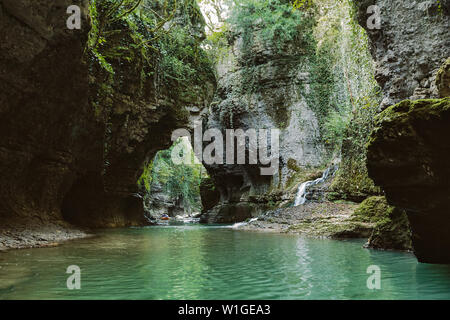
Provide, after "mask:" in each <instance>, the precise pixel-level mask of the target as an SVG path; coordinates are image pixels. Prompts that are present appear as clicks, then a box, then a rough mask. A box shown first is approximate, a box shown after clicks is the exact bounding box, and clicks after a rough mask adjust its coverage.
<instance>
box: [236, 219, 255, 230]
mask: <svg viewBox="0 0 450 320" xmlns="http://www.w3.org/2000/svg"><path fill="white" fill-rule="evenodd" d="M256 220H258V218H251V219H250V220H249V221H248V222H237V223H235V224H233V225H232V226H231V228H233V229H237V228H239V227H242V226H245V225H247V224H249V223H252V222H253V221H256Z"/></svg>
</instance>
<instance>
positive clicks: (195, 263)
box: [0, 225, 450, 299]
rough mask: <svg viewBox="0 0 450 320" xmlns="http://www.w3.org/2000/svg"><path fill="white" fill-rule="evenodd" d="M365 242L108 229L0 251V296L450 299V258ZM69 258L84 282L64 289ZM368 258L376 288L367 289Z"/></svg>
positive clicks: (205, 230)
mask: <svg viewBox="0 0 450 320" xmlns="http://www.w3.org/2000/svg"><path fill="white" fill-rule="evenodd" d="M363 244H364V240H348V241H336V240H328V239H323V240H322V239H308V238H302V237H299V236H295V235H281V234H271V233H256V232H246V231H240V230H235V229H232V228H229V227H226V226H203V225H184V226H166V227H164V226H161V227H145V228H129V229H116V230H104V231H99V232H98V235H97V236H96V237H92V238H87V239H82V240H76V241H71V242H67V243H64V244H63V245H60V246H58V247H52V248H39V249H25V250H12V251H8V252H5V253H0V299H450V266H446V265H430V264H421V263H418V262H417V260H416V258H415V257H414V255H413V254H410V253H400V252H390V251H377V250H370V249H364V248H362V245H363ZM69 265H77V266H79V267H80V268H81V289H80V290H68V289H67V287H66V280H67V278H68V277H69V276H70V275H69V274H66V269H67V267H68V266H69ZM371 265H376V266H378V267H379V268H380V270H381V289H379V290H377V289H374V290H370V289H368V288H367V284H366V282H367V279H368V277H369V276H370V274H367V268H368V267H369V266H371Z"/></svg>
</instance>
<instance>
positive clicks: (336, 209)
mask: <svg viewBox="0 0 450 320" xmlns="http://www.w3.org/2000/svg"><path fill="white" fill-rule="evenodd" d="M357 207H358V204H355V203H351V202H348V203H334V202H322V203H313V202H311V203H306V204H304V205H301V206H297V207H290V208H285V209H277V210H274V211H270V212H267V213H266V214H264V215H262V216H261V217H259V218H258V220H256V221H252V222H248V223H247V224H245V225H242V226H241V227H239V228H240V229H242V230H252V231H266V232H280V233H291V234H301V235H305V236H311V237H318V238H321V237H326V238H368V237H369V236H370V235H371V233H372V231H373V229H374V227H375V223H373V222H364V221H361V220H360V219H359V217H357V216H355V215H354V211H355V209H356V208H357Z"/></svg>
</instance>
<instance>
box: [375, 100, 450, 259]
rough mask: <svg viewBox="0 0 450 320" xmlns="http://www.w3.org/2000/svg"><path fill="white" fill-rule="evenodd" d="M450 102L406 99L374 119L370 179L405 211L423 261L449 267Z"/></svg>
mask: <svg viewBox="0 0 450 320" xmlns="http://www.w3.org/2000/svg"><path fill="white" fill-rule="evenodd" d="M449 124H450V98H445V99H436V100H432V99H431V100H418V101H410V100H405V101H402V102H401V103H399V104H397V105H394V106H392V107H389V108H388V109H386V110H385V111H384V112H382V113H381V114H379V115H378V116H377V118H376V128H375V130H374V131H373V132H372V134H371V137H370V141H369V143H368V149H367V152H368V153H367V167H368V170H369V175H370V177H371V178H372V179H373V180H374V181H375V183H376V184H377V185H379V186H381V187H382V188H383V190H384V191H385V193H386V198H387V200H388V202H389V204H391V205H394V206H396V207H398V208H401V209H404V210H405V211H406V213H407V216H408V219H409V223H410V226H411V230H412V241H413V247H414V253H415V254H416V256H417V258H418V259H419V261H422V262H430V263H450V250H449V248H450V233H449V232H448V230H450V167H449V166H448V159H449V157H450V147H449V144H448V139H447V137H450V125H449Z"/></svg>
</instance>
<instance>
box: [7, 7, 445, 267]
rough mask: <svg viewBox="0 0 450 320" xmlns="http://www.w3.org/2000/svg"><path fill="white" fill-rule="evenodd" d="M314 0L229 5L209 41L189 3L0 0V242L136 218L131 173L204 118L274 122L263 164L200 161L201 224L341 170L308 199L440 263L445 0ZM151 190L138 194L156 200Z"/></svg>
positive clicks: (135, 222)
mask: <svg viewBox="0 0 450 320" xmlns="http://www.w3.org/2000/svg"><path fill="white" fill-rule="evenodd" d="M313 2H314V3H315V7H313V8H300V9H297V10H294V11H291V10H290V8H291V2H289V1H281V0H279V1H278V0H277V1H273V3H272V2H271V6H268V5H261V4H259V7H258V5H257V4H255V6H256V9H257V10H260V12H262V13H264V14H266V15H270V13H271V12H275V11H276V10H280V11H281V12H284V13H283V15H282V17H283V18H284V20H281V19H280V20H279V21H273V20H271V19H269V18H267V21H266V22H264V19H263V20H261V19H256V18H255V19H253V20H252V19H251V18H252V17H253V15H252V14H253V11H251V10H250V9H249V10H250V11H249V12H245V11H243V12H241V13H239V12H238V13H235V15H236V17H237V18H236V20H232V19H231V20H230V22H229V24H228V29H227V30H226V31H223V32H218V33H217V34H215V35H216V36H217V38H216V39H215V40H216V42H214V41H212V40H211V37H208V38H207V36H206V34H205V20H204V18H203V16H202V13H201V9H200V7H199V6H198V4H197V2H196V1H195V0H184V1H179V2H176V1H171V0H167V1H163V0H153V1H151V0H145V1H139V2H138V1H131V0H130V1H125V4H124V7H120V6H119V7H114V6H112V7H111V3H110V2H109V1H99V0H97V1H87V0H83V1H82V0H72V1H69V0H56V1H53V2H51V3H44V2H41V1H39V2H36V1H30V0H0V79H1V81H0V175H1V178H0V179H1V185H0V249H7V248H18V247H33V246H46V245H49V246H51V245H54V244H56V243H58V242H60V241H61V240H67V239H72V238H79V237H84V236H87V235H88V234H89V233H91V230H95V229H96V228H105V227H107V228H116V227H130V226H144V225H148V224H149V221H148V220H147V219H146V218H145V214H146V210H147V208H146V206H147V204H146V203H145V200H144V199H145V196H148V193H149V192H151V191H149V190H146V189H145V188H142V187H140V186H139V185H138V180H139V179H140V177H141V176H142V174H143V172H145V170H146V169H148V168H149V165H150V163H152V161H154V159H155V155H156V154H157V153H158V152H159V151H161V150H167V149H168V148H169V147H170V146H171V145H172V140H171V135H172V133H173V132H174V131H175V130H176V129H180V128H186V130H187V132H188V133H191V134H193V135H194V131H195V126H196V123H199V122H200V121H201V122H202V123H203V126H202V130H203V131H204V132H205V131H206V130H208V129H216V130H218V132H221V133H222V134H223V136H226V135H225V133H226V130H230V129H233V130H237V129H242V130H249V129H256V130H262V129H279V130H280V139H279V141H280V145H279V147H280V148H279V155H277V157H276V159H275V158H272V159H271V160H272V161H275V162H276V163H278V164H279V165H278V166H277V170H276V172H275V174H274V175H261V174H260V165H259V164H252V163H249V162H246V163H235V164H220V163H206V162H204V163H203V165H204V168H205V169H206V171H207V174H208V178H207V179H206V178H204V177H202V181H201V185H200V187H199V190H200V194H201V196H202V202H203V212H202V216H201V221H202V222H204V223H236V222H242V221H245V220H249V219H251V218H256V217H260V216H261V215H264V214H267V212H281V211H276V210H282V211H283V210H284V211H283V212H286V215H287V216H291V215H292V216H295V219H297V218H299V216H303V213H302V212H303V211H302V210H303V209H304V208H301V209H292V208H290V207H291V206H292V205H293V203H294V201H295V196H296V194H297V192H298V190H299V187H300V186H301V185H302V184H303V183H305V182H307V181H313V180H315V179H317V178H319V177H320V176H321V175H322V173H323V172H324V171H325V170H326V169H327V168H328V167H330V166H332V165H338V166H339V169H338V171H337V172H336V174H335V175H334V176H333V177H332V178H330V180H328V181H327V182H326V183H325V184H324V185H318V186H312V189H311V190H310V191H311V192H310V193H309V194H305V200H307V201H310V202H313V203H316V204H317V203H319V207H320V206H321V205H320V203H325V204H326V205H325V206H324V207H323V208H325V209H324V210H328V209H326V208H327V207H330V208H331V207H332V208H337V207H339V208H340V209H339V210H341V209H342V211H343V212H344V211H345V215H351V216H352V217H353V214H356V215H357V217H358V219H359V220H358V221H357V224H358V226H362V227H364V228H363V229H364V230H362V231H361V232H362V234H363V235H364V237H366V238H369V237H370V239H369V241H368V246H369V247H373V248H382V249H400V250H408V249H410V248H412V249H413V251H414V253H415V254H416V256H417V258H418V259H419V261H421V262H430V263H450V257H449V250H448V248H449V246H450V238H449V237H448V232H447V231H448V230H449V229H450V215H449V209H450V205H449V203H450V202H449V201H450V199H449V196H448V195H449V191H450V187H449V182H448V181H450V179H449V173H450V172H449V169H448V165H446V162H445V159H447V157H446V156H447V155H448V153H449V150H450V149H449V147H448V143H447V142H446V137H448V136H449V132H448V124H449V123H450V118H449V104H450V102H449V98H448V97H449V93H450V89H449V88H450V87H449V85H450V80H449V79H450V73H449V70H450V69H449V65H450V64H449V60H448V59H449V57H450V34H449V26H450V25H449V23H450V1H448V0H445V1H430V0H428V1H425V0H415V1H409V2H398V1H392V0H365V1H344V2H343V4H341V5H336V3H335V2H336V1H331V0H317V1H313ZM136 4H137V6H136V7H134V5H136ZM70 5H77V6H79V7H80V8H81V29H79V30H77V29H74V30H68V29H67V27H66V20H65V19H66V18H67V17H68V15H67V12H66V10H67V7H68V6H70ZM372 5H376V6H378V7H379V8H380V12H381V27H380V29H369V28H367V19H368V17H369V16H370V14H367V8H368V7H369V6H372ZM136 8H137V10H138V11H133V10H136ZM113 9H114V10H116V11H114V10H113ZM288 9H289V10H288ZM130 13H131V16H127V15H126V14H130ZM239 14H241V16H240V15H239ZM146 15H147V16H146ZM244 18H247V19H244ZM149 21H153V22H151V23H150V22H149ZM265 23H266V24H265ZM267 25H270V26H272V27H273V29H270V28H268V27H267ZM274 30H275V31H274ZM152 41H153V42H152ZM205 41H210V42H208V43H209V45H210V46H211V47H213V49H215V50H216V51H213V57H212V58H211V50H210V51H208V50H206V49H205V46H204V45H203V44H204V43H205ZM214 59H216V60H215V61H214ZM192 140H194V139H192ZM204 146H206V144H205V145H204ZM249 148H250V146H249V144H248V143H246V144H245V148H244V150H245V151H246V152H248V151H249ZM272 155H273V154H272ZM223 158H224V159H225V155H223ZM224 162H225V161H224ZM154 185H155V186H157V184H154ZM161 188H162V187H161V186H160V185H159V186H158V187H157V190H156V191H155V192H157V193H159V194H158V196H155V197H154V198H153V199H152V201H153V202H148V203H150V204H151V203H154V201H157V199H166V200H167V197H166V195H164V191H163V190H162V189H161ZM155 199H156V200H155ZM319 199H320V200H319ZM166 200H164V201H166ZM161 201H163V200H161ZM166 202H167V201H166ZM316 204H309V205H308V206H311V207H315V206H316ZM169 205H170V206H172V205H174V204H169ZM163 208H165V205H164V206H163ZM320 208H322V207H320ZM350 209H351V211H352V212H350V213H349V212H348V210H350ZM162 210H165V209H162ZM289 210H290V211H289ZM321 210H322V209H321ZM329 210H331V211H333V210H334V209H329ZM158 212H160V211H158ZM311 212H312V211H311ZM311 212H308V215H309V214H310V213H311ZM283 219H284V218H283ZM283 219H281V220H283ZM299 219H300V218H299ZM281 220H280V221H281ZM296 221H297V220H296ZM346 221H347V220H346ZM297 222H298V223H299V224H298V225H297V226H298V228H297V230H299V229H301V226H302V224H303V223H304V221H303V220H301V219H300V220H298V221H297ZM347 222H349V223H353V222H354V220H352V221H350V220H349V221H347ZM367 223H369V224H371V226H370V228H368V229H366V228H365V227H366V224H367ZM350 227H351V228H353V227H354V225H351V226H350ZM362 227H361V228H362ZM339 232H341V233H343V234H344V233H345V232H344V231H342V230H339ZM361 232H356V231H355V232H354V234H355V235H354V236H358V235H359V236H360V235H361ZM410 233H411V235H409V234H410ZM347 234H348V233H347ZM411 239H412V247H411V246H410V241H411Z"/></svg>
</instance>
